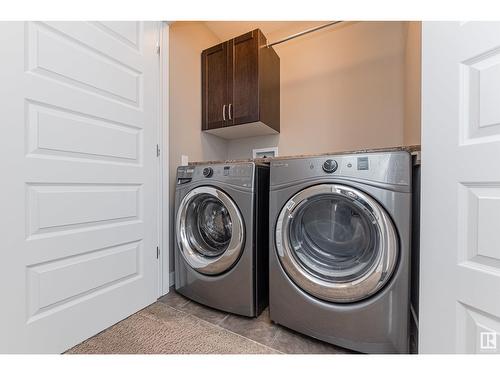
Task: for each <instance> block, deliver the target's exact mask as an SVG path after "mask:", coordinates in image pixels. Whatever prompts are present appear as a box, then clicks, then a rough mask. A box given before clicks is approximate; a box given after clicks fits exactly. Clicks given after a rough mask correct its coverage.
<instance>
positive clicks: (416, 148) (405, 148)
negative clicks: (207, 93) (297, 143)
mask: <svg viewBox="0 0 500 375" xmlns="http://www.w3.org/2000/svg"><path fill="white" fill-rule="evenodd" d="M394 151H406V152H408V153H410V154H413V153H415V152H418V151H420V145H411V146H399V147H385V148H366V149H362V150H346V151H332V152H323V153H319V154H301V155H289V156H277V157H274V158H256V159H252V158H248V159H235V160H209V161H193V162H189V165H207V164H229V163H244V162H250V161H253V162H257V163H269V162H271V161H272V160H286V159H299V158H311V157H317V156H326V155H344V154H364V153H369V152H394Z"/></svg>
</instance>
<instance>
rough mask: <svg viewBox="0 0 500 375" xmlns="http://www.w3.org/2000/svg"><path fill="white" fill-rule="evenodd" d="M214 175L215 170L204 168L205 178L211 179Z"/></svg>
mask: <svg viewBox="0 0 500 375" xmlns="http://www.w3.org/2000/svg"><path fill="white" fill-rule="evenodd" d="M213 174H214V170H213V169H212V167H206V168H203V176H205V177H210V176H212V175H213Z"/></svg>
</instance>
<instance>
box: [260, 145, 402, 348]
mask: <svg viewBox="0 0 500 375" xmlns="http://www.w3.org/2000/svg"><path fill="white" fill-rule="evenodd" d="M411 202H412V189H411V156H410V154H409V153H408V152H406V151H394V152H372V153H356V154H340V155H328V156H320V157H312V158H294V159H288V160H273V161H272V162H271V178H270V218H271V219H270V220H271V221H270V268H269V273H270V276H269V283H270V296H269V308H270V316H271V320H272V321H274V322H276V323H278V324H281V325H283V326H286V327H289V328H291V329H293V330H296V331H299V332H302V333H304V334H306V335H309V336H312V337H315V338H318V339H320V340H324V341H327V342H330V343H333V344H336V345H338V346H342V347H345V348H349V349H352V350H356V351H360V352H366V353H407V352H408V341H409V340H408V329H409V309H410V308H409V289H410V222H411Z"/></svg>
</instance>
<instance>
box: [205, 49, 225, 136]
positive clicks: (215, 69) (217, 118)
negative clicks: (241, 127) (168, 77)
mask: <svg viewBox="0 0 500 375" xmlns="http://www.w3.org/2000/svg"><path fill="white" fill-rule="evenodd" d="M202 67H203V73H202V87H203V93H202V97H203V102H202V111H203V129H206V130H208V129H216V128H220V127H222V126H224V124H225V120H226V106H227V102H228V95H227V90H228V86H227V74H228V71H227V43H221V44H218V45H216V46H213V47H212V48H209V49H207V50H205V51H203V54H202Z"/></svg>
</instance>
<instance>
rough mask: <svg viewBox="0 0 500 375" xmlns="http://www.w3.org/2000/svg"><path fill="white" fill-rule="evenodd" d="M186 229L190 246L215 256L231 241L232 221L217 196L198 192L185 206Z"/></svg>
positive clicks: (205, 254)
mask: <svg viewBox="0 0 500 375" xmlns="http://www.w3.org/2000/svg"><path fill="white" fill-rule="evenodd" d="M186 216H187V217H186V231H187V238H188V241H189V244H190V246H191V247H192V248H193V249H194V250H195V251H197V252H198V253H200V254H201V255H203V256H206V257H217V256H220V255H222V254H223V253H224V251H226V249H227V247H228V245H229V242H230V241H231V233H232V221H231V216H230V215H229V211H228V210H227V208H226V206H224V203H222V201H221V200H220V199H219V198H216V197H214V196H212V195H210V194H199V195H198V196H196V197H195V198H193V199H192V200H191V201H190V202H189V204H188V207H187V212H186Z"/></svg>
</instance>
